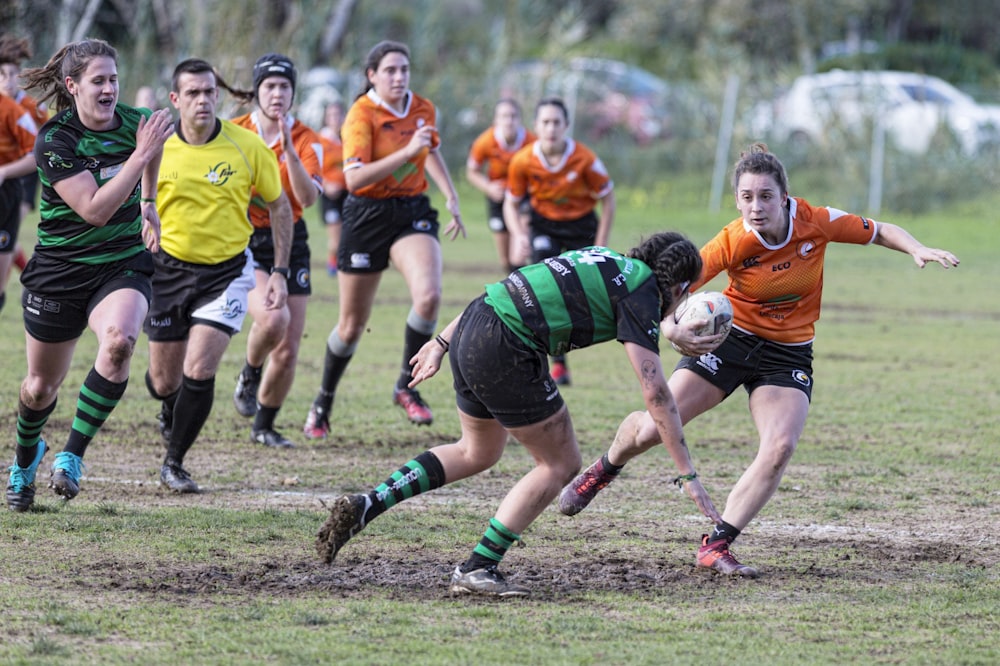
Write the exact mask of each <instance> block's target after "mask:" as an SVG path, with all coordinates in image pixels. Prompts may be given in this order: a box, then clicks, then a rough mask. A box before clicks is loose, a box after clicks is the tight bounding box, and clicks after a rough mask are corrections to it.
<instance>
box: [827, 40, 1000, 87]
mask: <svg viewBox="0 0 1000 666" xmlns="http://www.w3.org/2000/svg"><path fill="white" fill-rule="evenodd" d="M831 69H852V70H853V69H894V70H900V71H913V72H922V73H925V74H930V75H931V76H937V77H939V78H942V79H944V80H945V81H949V82H950V83H953V84H955V85H958V86H961V85H963V84H966V85H969V84H971V85H977V86H994V87H995V86H997V85H1000V71H998V69H997V63H996V62H994V61H993V60H992V59H991V58H990V57H989V56H988V55H987V54H985V53H983V52H981V51H978V50H974V49H968V48H964V47H962V46H961V45H958V44H954V43H950V42H946V41H936V42H930V43H928V42H901V43H896V44H889V45H886V46H885V47H884V48H882V49H880V50H879V51H878V52H876V53H858V54H856V55H852V56H840V57H837V58H831V59H829V60H825V61H823V63H822V65H821V66H820V67H819V71H824V72H825V71H829V70H831Z"/></svg>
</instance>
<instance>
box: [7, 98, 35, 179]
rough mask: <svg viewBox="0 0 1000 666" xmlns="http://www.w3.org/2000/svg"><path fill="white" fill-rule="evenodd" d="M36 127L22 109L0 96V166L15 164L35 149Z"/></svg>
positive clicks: (15, 103) (12, 101)
mask: <svg viewBox="0 0 1000 666" xmlns="http://www.w3.org/2000/svg"><path fill="white" fill-rule="evenodd" d="M37 135H38V125H36V124H35V121H34V120H33V119H32V117H31V114H30V113H28V112H27V111H26V110H25V109H24V107H22V106H21V105H20V104H18V103H17V102H15V101H14V100H12V99H11V98H10V97H7V96H6V95H0V164H10V163H11V162H16V161H17V160H19V159H21V158H22V157H24V156H25V155H27V154H28V153H30V152H31V149H32V148H34V147H35V137H36V136H37Z"/></svg>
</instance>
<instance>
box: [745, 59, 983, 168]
mask: <svg viewBox="0 0 1000 666" xmlns="http://www.w3.org/2000/svg"><path fill="white" fill-rule="evenodd" d="M878 122H880V123H881V124H882V127H883V128H884V129H885V132H886V140H887V141H888V142H889V143H890V144H891V145H894V146H895V147H897V148H898V149H899V150H902V151H904V152H907V153H911V154H923V153H926V152H927V150H928V149H929V148H930V145H931V141H932V139H933V137H934V135H935V133H936V132H937V131H938V130H939V129H940V128H942V127H945V128H947V129H948V130H950V131H951V133H952V134H953V135H954V136H955V139H956V140H957V141H958V145H959V146H961V148H962V150H963V151H964V152H965V153H966V154H968V155H974V154H976V153H977V152H979V150H980V149H981V148H983V147H984V146H985V145H986V144H987V143H988V142H995V141H996V139H997V137H998V134H1000V106H995V105H982V104H978V103H977V102H976V101H975V100H974V99H973V98H972V97H970V96H969V95H966V94H965V93H963V92H961V91H960V90H958V89H957V88H955V87H954V86H952V85H951V84H949V83H947V82H945V81H943V80H941V79H939V78H937V77H934V76H928V75H925V74H917V73H912V72H894V71H842V70H834V71H830V72H825V73H822V74H810V75H806V76H800V77H799V78H797V79H795V81H794V82H793V83H792V85H791V87H790V88H789V89H788V90H787V91H786V92H785V93H783V94H782V95H780V96H779V97H778V98H776V99H775V100H774V101H773V102H768V103H764V104H760V105H758V106H757V107H755V108H754V110H753V111H752V113H751V117H750V130H751V132H752V133H753V134H754V135H755V136H756V137H758V138H769V139H771V140H775V141H782V142H789V143H792V144H796V145H799V146H802V147H808V146H812V145H824V144H834V143H836V142H837V141H839V140H841V139H842V138H848V137H858V136H863V135H864V132H865V131H866V130H871V129H873V128H875V127H876V123H878Z"/></svg>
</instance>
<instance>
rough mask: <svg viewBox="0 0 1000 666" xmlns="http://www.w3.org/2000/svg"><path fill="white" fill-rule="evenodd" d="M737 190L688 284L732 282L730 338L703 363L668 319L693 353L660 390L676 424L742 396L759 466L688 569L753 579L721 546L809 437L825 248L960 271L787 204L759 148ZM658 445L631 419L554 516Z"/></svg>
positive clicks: (668, 330) (879, 230)
mask: <svg viewBox="0 0 1000 666" xmlns="http://www.w3.org/2000/svg"><path fill="white" fill-rule="evenodd" d="M733 189H734V191H735V193H736V207H737V209H739V211H740V214H741V216H740V217H739V218H737V219H736V220H734V221H733V222H731V223H729V225H727V226H726V227H724V228H723V229H722V231H720V232H719V233H718V234H717V235H716V236H715V238H713V239H712V240H710V241H709V242H708V243H707V244H706V245H705V247H703V248H702V249H701V257H702V261H703V264H704V267H703V270H702V275H701V279H700V280H698V281H697V282H694V283H692V284H691V290H692V291H695V290H697V289H698V288H700V287H701V286H702V285H704V284H705V283H707V282H708V281H709V280H711V279H712V278H714V277H715V276H716V275H718V274H719V273H721V272H723V271H725V272H726V273H728V275H729V285H728V286H727V287H726V289H725V291H724V293H725V295H726V296H727V297H729V300H730V301H731V302H732V304H733V311H734V316H733V320H734V321H733V323H734V325H733V330H732V332H731V333H730V335H729V337H727V338H726V339H725V341H724V342H722V344H721V345H719V347H718V348H717V349H715V350H714V351H712V352H709V353H704V345H705V344H706V342H707V343H711V341H712V339H713V338H715V339H716V341H717V338H718V337H719V336H706V337H700V338H699V337H693V336H692V334H691V333H690V330H691V329H690V328H685V329H682V327H680V326H673V325H672V323H671V320H670V319H669V318H668V319H667V320H665V321H666V322H667V324H666V326H665V330H664V334H665V335H666V336H667V337H668V338H670V339H671V341H672V342H673V343H674V344H675V345H676V346H677V347H678V348H679V349H680V350H681V351H683V352H685V353H686V354H689V355H688V356H685V357H683V358H682V359H681V360H680V362H679V363H678V364H677V367H676V368H675V370H674V372H673V374H672V376H671V377H670V381H669V382H668V386H669V387H670V392H671V393H673V395H674V396H675V397H676V400H677V408H678V409H679V410H680V417H681V422H682V423H685V424H686V423H688V422H689V421H690V420H691V419H693V418H695V417H696V416H698V415H699V414H702V413H704V412H706V411H708V410H709V409H712V408H713V407H715V406H716V405H718V404H719V403H721V402H722V401H723V400H725V399H726V397H727V396H729V394H731V393H732V392H733V391H735V390H736V389H737V388H739V387H740V386H743V387H744V389H746V391H747V393H748V394H749V396H750V398H749V400H750V413H751V415H752V417H753V420H754V424H755V425H756V426H757V432H758V435H759V437H760V442H759V445H758V446H759V448H758V450H757V456H756V458H755V459H754V461H753V463H751V465H750V467H748V468H747V470H746V471H745V472H743V475H742V476H741V477H740V478H739V480H738V481H737V482H736V485H735V487H734V488H733V490H732V491H731V492H730V494H729V498H728V500H727V502H726V508H725V510H724V511H723V512H722V520H721V521H720V522H718V523H717V524H716V525H715V527H714V528H713V530H712V532H711V534H706V535H703V536H702V540H701V547H700V548H699V550H698V554H697V556H696V563H697V565H698V566H700V567H705V568H709V569H714V570H716V571H718V572H720V573H723V574H727V575H734V576H746V577H749V578H755V577H756V576H757V570H756V569H755V568H753V567H750V566H747V565H744V564H741V563H740V562H739V561H738V560H737V559H736V557H735V556H734V555H733V553H732V552H731V551H730V550H729V545H730V544H731V543H732V542H733V540H734V539H736V537H737V536H738V535H739V534H740V532H741V531H742V530H743V529H744V528H746V526H747V525H748V524H749V523H750V521H751V520H753V518H754V517H755V516H756V515H757V514H758V513H759V512H760V510H761V509H763V508H764V505H765V504H767V502H768V500H770V499H771V496H772V495H773V494H774V492H775V490H777V488H778V483H779V482H780V481H781V477H782V474H783V473H784V471H785V467H786V466H787V465H788V461H789V460H790V459H791V457H792V454H793V453H794V452H795V447H796V445H797V444H798V441H799V437H800V436H801V435H802V430H803V428H804V427H805V423H806V416H807V415H808V413H809V402H810V399H811V395H812V387H813V374H812V358H813V353H812V342H813V338H814V332H815V324H816V320H818V319H819V315H820V299H821V296H822V289H823V260H824V257H825V255H826V249H827V246H828V245H829V244H830V243H854V244H858V245H868V244H875V245H881V246H882V247H886V248H889V249H890V250H896V251H898V252H904V253H906V254H909V255H910V256H911V257H913V261H914V262H916V264H917V266H919V267H920V268H923V267H924V266H925V265H926V264H927V263H929V262H937V263H939V264H941V265H942V266H944V267H945V268H951V267H952V266H958V258H957V257H955V255H953V254H952V253H951V252H948V251H946V250H937V249H933V248H929V247H925V246H924V245H922V244H921V243H920V242H919V241H917V240H916V239H915V238H914V237H913V236H911V235H910V234H909V233H908V232H907V231H905V230H904V229H902V228H900V227H898V226H896V225H894V224H889V223H887V222H877V221H875V220H872V219H869V218H865V217H860V216H858V215H852V214H849V213H845V212H844V211H842V210H837V209H836V208H827V207H820V206H812V205H811V204H809V202H807V201H806V200H805V199H798V198H793V197H790V196H789V195H788V177H787V176H786V175H785V168H784V166H782V164H781V162H780V161H779V160H778V158H777V157H775V156H774V155H772V154H771V153H769V152H768V151H767V146H765V145H763V144H755V145H753V146H751V147H750V149H749V150H747V151H746V152H744V153H743V154H742V155H741V156H740V159H739V161H738V162H737V163H736V168H735V170H734V173H733ZM709 346H711V345H710V344H709ZM699 354H700V355H699ZM659 441H660V438H659V435H658V434H657V431H656V427H655V424H654V423H653V420H652V418H650V416H649V413H648V412H633V413H632V414H630V415H629V416H628V417H626V419H625V421H624V422H623V423H622V424H621V426H619V428H618V434H617V435H616V436H615V440H614V442H613V443H612V445H611V449H610V450H609V451H608V452H607V453H606V454H605V455H604V456H603V457H602V458H601V459H600V460H598V461H597V462H595V463H594V464H593V465H591V466H590V467H589V468H587V469H586V470H585V471H584V472H583V473H582V474H580V475H579V476H577V477H576V479H574V480H573V481H572V482H571V483H570V484H569V485H568V486H566V488H564V489H563V491H562V493H561V495H560V497H559V508H560V510H561V511H562V512H563V513H565V514H568V515H573V514H576V513H579V512H580V511H582V510H583V509H584V508H585V507H586V506H587V505H588V504H589V503H590V501H591V500H592V499H593V498H594V496H595V495H596V494H597V493H598V492H599V491H600V490H601V489H602V488H604V487H605V486H607V485H608V484H609V483H611V481H612V480H613V479H614V477H615V476H616V475H617V474H618V472H619V471H621V468H622V466H623V465H624V464H625V463H626V462H628V461H629V460H631V459H632V458H634V457H636V456H637V455H639V454H640V453H642V452H644V451H646V450H648V449H650V448H652V447H653V446H655V445H656V444H657V443H658V442H659ZM676 481H677V482H678V484H681V485H682V481H683V482H684V483H686V480H684V479H681V478H678V479H676Z"/></svg>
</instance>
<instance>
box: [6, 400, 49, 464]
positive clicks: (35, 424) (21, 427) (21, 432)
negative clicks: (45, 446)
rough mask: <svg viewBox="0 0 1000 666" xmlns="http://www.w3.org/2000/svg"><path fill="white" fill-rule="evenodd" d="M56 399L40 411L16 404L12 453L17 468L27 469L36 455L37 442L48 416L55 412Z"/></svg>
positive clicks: (20, 403)
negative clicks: (15, 442)
mask: <svg viewBox="0 0 1000 666" xmlns="http://www.w3.org/2000/svg"><path fill="white" fill-rule="evenodd" d="M57 402H58V399H56V400H53V401H52V404H51V405H49V406H48V407H44V408H42V409H30V408H29V407H28V406H27V405H25V404H24V403H23V402H21V401H20V400H18V403H17V449H16V450H15V452H14V457H15V460H16V461H17V465H18V467H21V468H27V467H28V465H30V464H31V463H33V462H34V461H35V456H36V455H38V440H39V439H41V437H42V428H44V427H45V423H46V422H47V421H48V420H49V415H50V414H51V413H52V412H53V411H55V408H56V403H57Z"/></svg>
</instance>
